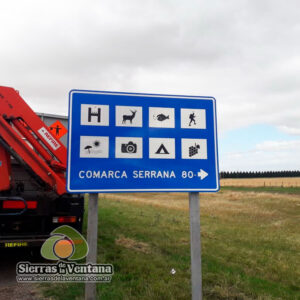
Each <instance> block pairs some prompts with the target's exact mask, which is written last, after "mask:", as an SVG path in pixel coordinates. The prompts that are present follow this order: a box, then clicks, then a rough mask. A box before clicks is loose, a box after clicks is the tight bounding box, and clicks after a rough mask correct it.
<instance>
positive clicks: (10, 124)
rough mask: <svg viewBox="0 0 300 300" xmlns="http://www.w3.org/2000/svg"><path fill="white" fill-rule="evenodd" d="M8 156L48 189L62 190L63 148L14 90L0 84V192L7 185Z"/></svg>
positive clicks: (61, 191) (57, 191)
mask: <svg viewBox="0 0 300 300" xmlns="http://www.w3.org/2000/svg"><path fill="white" fill-rule="evenodd" d="M10 155H12V156H13V157H15V159H16V160H18V161H21V162H22V163H25V164H26V166H27V169H29V170H30V171H31V173H32V175H33V176H37V177H39V179H40V180H41V181H42V182H44V183H45V184H46V186H47V188H48V189H49V190H53V191H55V192H56V193H57V194H58V195H62V194H65V193H66V181H65V170H66V160H67V149H66V147H65V146H64V145H63V144H62V143H61V142H60V141H59V140H57V139H56V138H55V137H54V136H53V135H52V134H51V133H50V132H49V130H48V127H47V126H46V125H45V124H44V123H43V122H42V120H41V119H40V118H39V117H38V116H37V115H36V114H35V113H34V112H33V111H32V109H31V108H30V107H29V106H28V105H27V104H26V102H25V101H24V100H23V99H22V98H21V96H20V95H19V93H18V92H17V91H16V90H15V89H13V88H9V87H0V191H3V190H8V189H9V188H10Z"/></svg>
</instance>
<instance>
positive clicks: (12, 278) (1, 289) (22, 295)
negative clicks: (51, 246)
mask: <svg viewBox="0 0 300 300" xmlns="http://www.w3.org/2000/svg"><path fill="white" fill-rule="evenodd" d="M24 260H28V261H32V256H31V254H30V251H28V250H24V249H1V250H0V300H40V299H44V298H42V296H41V295H40V292H39V290H38V289H37V285H36V284H31V283H23V284H20V283H17V282H16V264H17V263H18V262H19V261H24Z"/></svg>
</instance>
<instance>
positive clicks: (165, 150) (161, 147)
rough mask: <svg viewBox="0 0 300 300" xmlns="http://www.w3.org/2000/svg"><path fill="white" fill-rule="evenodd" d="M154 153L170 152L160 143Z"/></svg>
mask: <svg viewBox="0 0 300 300" xmlns="http://www.w3.org/2000/svg"><path fill="white" fill-rule="evenodd" d="M155 154H170V153H169V151H168V150H167V148H166V147H165V145H164V144H161V145H160V146H159V148H158V149H157V151H156V152H155Z"/></svg>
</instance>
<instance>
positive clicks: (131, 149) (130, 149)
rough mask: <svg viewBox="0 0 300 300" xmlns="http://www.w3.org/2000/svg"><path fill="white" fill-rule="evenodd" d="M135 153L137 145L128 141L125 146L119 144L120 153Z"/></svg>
mask: <svg viewBox="0 0 300 300" xmlns="http://www.w3.org/2000/svg"><path fill="white" fill-rule="evenodd" d="M136 151H137V145H136V144H135V143H134V142H132V141H129V142H128V143H127V144H121V152H122V153H136Z"/></svg>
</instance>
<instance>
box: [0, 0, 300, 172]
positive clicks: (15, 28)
mask: <svg viewBox="0 0 300 300" xmlns="http://www.w3.org/2000/svg"><path fill="white" fill-rule="evenodd" d="M0 2H1V10H0V32H1V35H0V39H1V42H0V85H4V86H11V87H14V88H15V89H17V90H19V91H20V93H21V95H22V96H23V98H24V99H25V100H26V101H27V102H28V103H29V105H30V106H31V107H32V108H33V109H34V110H36V111H39V112H47V113H57V114H67V106H68V105H67V104H68V92H69V91H70V90H71V89H74V88H76V89H89V90H108V91H121V92H145V93H168V94H182V95H185V94H187V95H199V96H214V97H215V98H216V99H217V110H218V130H219V150H220V169H221V170H270V169H271V170H285V169H289V170H293V169H300V76H299V71H300V18H299V11H300V2H299V0H287V1H282V0H248V1H247V0H226V1H224V0H210V1H200V0H198V1H194V0H187V1H182V0H126V1H124V0H123V1H122V0H118V1H115V0H109V1H108V0H104V1H103V0H102V1H100V0H99V1H92V0H85V1H78V0H71V1H66V0H64V1H62V0H60V1H57V0H51V1H37V0H32V1H28V0H20V1H13V0H12V1H4V0H0Z"/></svg>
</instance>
